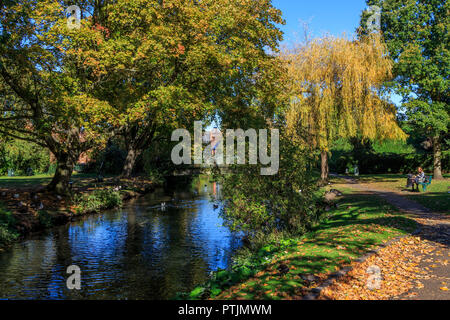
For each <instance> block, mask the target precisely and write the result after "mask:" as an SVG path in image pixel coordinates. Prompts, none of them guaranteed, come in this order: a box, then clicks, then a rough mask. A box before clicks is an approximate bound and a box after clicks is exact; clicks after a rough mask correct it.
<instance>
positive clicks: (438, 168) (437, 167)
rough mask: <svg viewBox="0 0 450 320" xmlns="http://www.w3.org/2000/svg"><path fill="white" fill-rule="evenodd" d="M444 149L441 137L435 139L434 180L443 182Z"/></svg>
mask: <svg viewBox="0 0 450 320" xmlns="http://www.w3.org/2000/svg"><path fill="white" fill-rule="evenodd" d="M441 157H442V149H441V142H440V141H439V136H436V137H433V167H434V174H433V179H436V180H442V179H444V177H443V176H442V163H441Z"/></svg>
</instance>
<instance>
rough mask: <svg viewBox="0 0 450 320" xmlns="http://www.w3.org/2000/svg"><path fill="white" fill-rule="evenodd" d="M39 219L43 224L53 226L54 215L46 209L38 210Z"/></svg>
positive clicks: (46, 226)
mask: <svg viewBox="0 0 450 320" xmlns="http://www.w3.org/2000/svg"><path fill="white" fill-rule="evenodd" d="M38 219H39V223H40V224H41V226H43V227H45V228H49V227H51V226H53V218H52V216H51V215H50V214H49V213H48V212H47V211H45V210H41V211H38Z"/></svg>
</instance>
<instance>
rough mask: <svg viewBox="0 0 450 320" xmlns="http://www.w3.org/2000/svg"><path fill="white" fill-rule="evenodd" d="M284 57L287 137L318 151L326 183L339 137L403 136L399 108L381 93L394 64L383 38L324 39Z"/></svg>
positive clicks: (306, 44)
mask: <svg viewBox="0 0 450 320" xmlns="http://www.w3.org/2000/svg"><path fill="white" fill-rule="evenodd" d="M282 58H283V59H284V60H285V61H286V62H287V63H288V74H289V79H290V82H289V90H288V93H289V95H290V101H291V103H290V106H289V108H288V110H287V112H286V123H287V127H288V129H289V134H290V135H291V136H292V139H294V140H296V141H297V142H298V143H300V144H303V145H305V146H308V147H311V148H314V149H315V148H317V149H318V150H320V152H321V178H322V180H323V181H325V180H326V179H327V178H328V153H329V152H330V147H331V144H332V142H333V141H335V139H337V138H351V137H359V138H361V139H363V140H364V139H369V140H375V139H380V140H381V139H387V138H392V139H394V138H395V139H404V138H405V134H404V133H403V131H402V130H401V129H400V128H399V126H398V125H397V121H396V109H395V107H394V106H393V105H392V104H390V103H389V102H388V101H387V100H386V98H385V97H384V95H383V91H382V86H383V83H384V81H385V80H386V79H388V78H389V76H390V74H391V68H392V62H391V60H390V59H389V58H388V57H387V56H386V50H385V47H384V45H383V44H382V42H381V40H380V39H379V37H377V36H370V37H367V38H365V39H363V40H361V41H350V40H347V39H345V38H333V37H325V38H323V39H316V40H313V41H311V42H307V43H305V44H303V45H299V46H298V47H297V48H296V49H294V50H291V51H288V52H285V53H284V54H283V55H282ZM305 134H306V137H307V138H305Z"/></svg>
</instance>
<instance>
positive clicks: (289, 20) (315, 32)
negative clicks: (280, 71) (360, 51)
mask: <svg viewBox="0 0 450 320" xmlns="http://www.w3.org/2000/svg"><path fill="white" fill-rule="evenodd" d="M272 3H273V5H274V7H276V8H277V9H280V10H281V11H282V12H283V18H284V20H285V21H286V25H284V26H281V29H282V30H283V32H284V33H285V35H284V41H283V43H285V44H289V43H292V42H293V41H295V40H296V39H300V40H301V39H302V35H303V27H302V23H301V22H300V20H302V21H304V22H308V23H309V28H310V31H311V33H312V36H313V37H318V36H321V35H323V34H324V33H331V34H333V35H335V36H340V35H342V34H343V33H344V32H345V33H346V34H347V35H351V34H353V33H354V32H355V30H356V28H357V27H358V25H359V18H360V15H361V12H362V11H363V10H364V9H365V8H366V7H367V6H366V2H365V1H364V0H273V1H272ZM296 34H297V35H296Z"/></svg>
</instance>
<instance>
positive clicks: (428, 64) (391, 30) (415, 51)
mask: <svg viewBox="0 0 450 320" xmlns="http://www.w3.org/2000/svg"><path fill="white" fill-rule="evenodd" d="M367 4H368V5H377V6H379V7H380V8H381V32H382V35H383V38H384V41H385V42H386V46H387V49H388V52H389V55H390V56H391V58H392V59H393V60H394V62H395V64H394V66H393V75H394V78H393V80H394V81H393V82H391V85H392V88H394V90H395V91H396V92H397V93H399V94H400V95H401V96H402V97H403V100H404V101H403V102H404V103H403V106H404V107H406V111H407V117H408V120H409V122H410V123H412V124H413V125H414V126H415V128H416V129H417V130H420V131H421V132H423V133H424V134H426V135H428V136H429V137H431V138H432V140H433V147H434V176H435V178H437V179H439V178H442V172H441V153H442V144H443V143H445V139H448V128H449V125H450V107H449V103H450V91H449V90H450V79H449V74H450V36H449V28H450V4H449V2H448V1H447V0H384V1H380V0H368V1H367ZM367 19H368V13H364V14H363V15H362V18H361V29H360V33H361V34H365V33H366V32H367V30H366V29H365V24H366V21H367Z"/></svg>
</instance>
